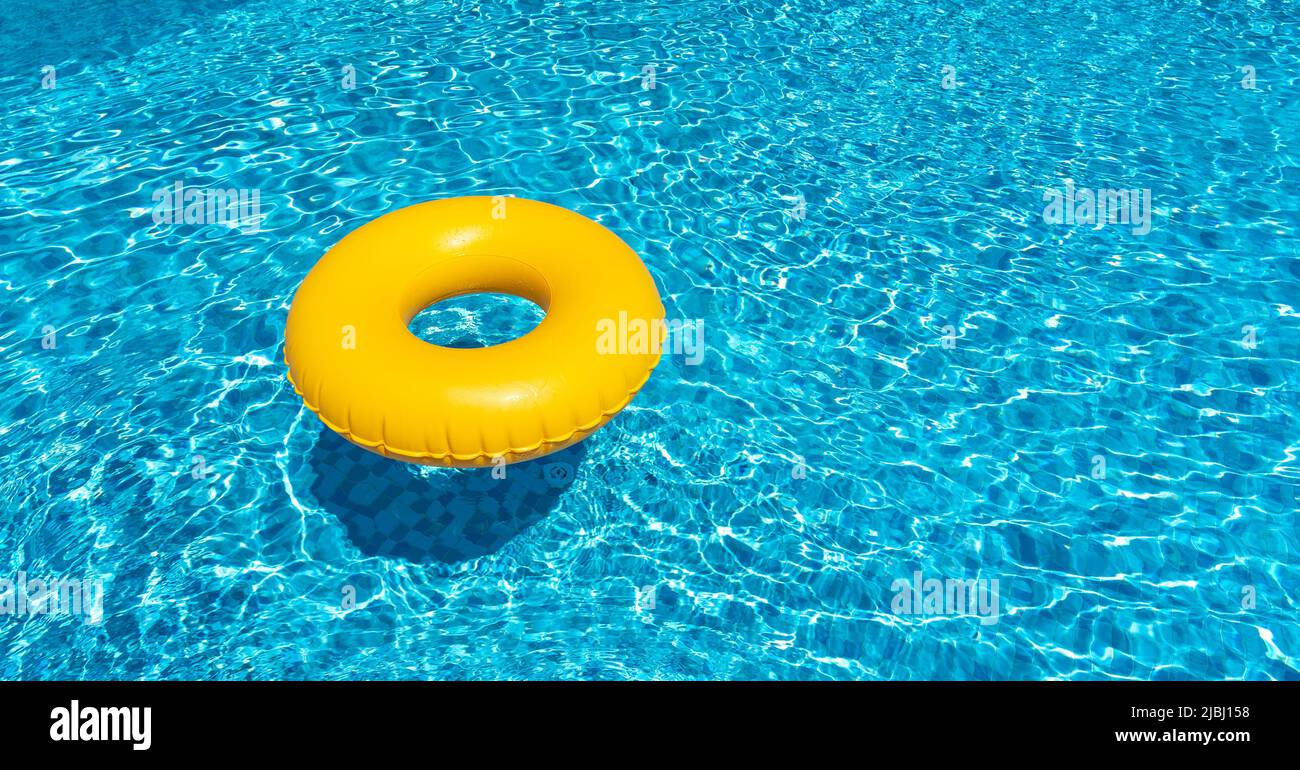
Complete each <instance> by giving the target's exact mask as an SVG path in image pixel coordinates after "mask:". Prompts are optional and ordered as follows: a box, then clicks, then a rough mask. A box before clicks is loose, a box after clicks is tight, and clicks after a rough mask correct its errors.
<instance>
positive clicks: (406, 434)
mask: <svg viewBox="0 0 1300 770" xmlns="http://www.w3.org/2000/svg"><path fill="white" fill-rule="evenodd" d="M482 292H500V293H505V294H513V295H516V296H519V297H523V298H525V299H528V300H531V301H533V302H535V303H537V305H538V306H540V307H541V308H542V309H543V310H544V311H545V312H546V316H545V318H543V319H542V322H541V323H540V324H538V325H537V327H536V328H534V329H533V330H532V331H530V332H528V333H527V334H525V335H524V336H522V337H519V338H518V339H514V340H511V341H509V342H506V343H503V344H501V345H493V346H491V347H484V348H470V349H458V348H446V347H441V346H439V345H434V344H431V343H428V342H425V341H424V340H421V339H420V338H418V337H416V336H415V335H414V334H412V333H411V331H410V330H409V328H408V325H409V324H410V322H411V319H412V318H414V317H415V315H416V314H417V313H419V312H420V311H421V310H422V309H424V308H426V307H428V306H430V305H433V304H435V303H437V302H440V301H442V300H444V299H448V298H451V297H456V296H460V295H462V294H476V293H482ZM663 318H664V308H663V304H662V303H661V302H660V300H659V292H658V291H657V290H656V289H655V284H654V279H652V278H651V277H650V273H649V272H648V271H647V270H646V268H645V265H643V264H642V263H641V260H640V258H639V257H637V255H636V253H635V252H633V251H632V249H630V248H629V247H628V246H627V244H625V243H623V241H621V240H619V238H618V236H616V235H614V234H613V233H612V232H610V231H609V230H607V229H605V228H604V227H602V226H601V225H599V224H597V223H595V222H593V221H591V220H590V219H587V218H586V217H583V216H581V215H579V214H575V213H574V212H572V211H569V210H567V209H563V208H560V207H558V206H552V205H549V204H546V203H539V202H537V201H530V200H524V199H521V198H488V197H472V198H451V199H447V200H440V201H432V202H429V203H421V204H417V205H415V206H410V207H408V208H404V209H401V210H398V211H394V212H392V213H390V214H386V215H384V216H382V217H380V218H378V219H376V220H374V221H372V222H368V223H366V224H365V225H362V226H361V227H359V228H358V229H356V230H354V231H353V232H351V233H349V234H348V235H347V236H346V237H344V238H343V240H341V241H340V242H339V243H338V244H337V245H336V246H334V248H332V249H330V250H329V252H328V253H326V254H325V256H324V257H322V258H321V260H320V261H319V262H318V263H316V266H315V267H313V268H312V269H311V272H309V273H308V274H307V277H306V279H304V280H303V282H302V286H300V287H299V288H298V292H297V294H295V295H294V298H293V304H292V305H291V306H290V309H289V320H288V322H287V324H286V327H285V333H284V359H285V363H286V364H287V365H288V368H289V381H290V383H292V384H293V387H294V391H295V392H296V393H298V395H299V396H301V397H302V399H303V401H304V402H305V403H306V405H307V407H308V408H309V409H311V410H312V411H313V412H315V413H316V414H317V415H318V416H319V417H320V419H321V421H322V422H324V423H325V425H327V426H328V427H329V428H330V429H331V430H334V431H335V432H337V433H339V434H340V435H342V436H343V437H344V438H346V439H348V440H349V441H351V442H352V443H354V444H357V445H359V446H362V447H365V448H366V449H369V450H371V451H373V452H377V453H379V454H381V455H383V456H385V457H391V458H393V459H396V460H403V461H406V462H412V463H420V464H424V465H450V466H481V465H490V464H496V463H500V462H507V463H510V462H517V461H520V460H528V459H532V458H534V457H540V456H542V455H545V454H549V453H551V452H554V451H556V450H558V449H562V448H564V447H566V446H569V445H571V444H574V443H576V442H578V441H581V440H582V439H584V438H586V437H587V436H589V435H591V434H592V433H593V432H595V431H596V430H597V429H599V428H600V427H601V426H603V425H604V424H605V423H607V422H609V420H610V419H611V418H613V416H614V415H615V414H617V413H618V412H619V410H621V409H622V408H623V407H625V406H627V404H628V402H630V401H631V400H632V397H633V396H634V395H636V393H637V391H638V390H640V389H641V386H642V385H644V384H645V382H646V380H647V379H649V377H650V372H651V370H652V369H654V367H655V365H656V364H657V363H658V362H659V352H660V349H661V347H662V343H663V340H664V324H663ZM629 328H631V329H633V330H641V338H640V339H639V340H638V339H633V340H631V344H620V345H618V346H617V348H614V349H611V347H610V346H609V345H608V344H605V345H603V346H602V345H601V344H599V343H600V336H601V334H602V333H603V334H609V333H610V332H611V330H612V329H617V330H621V331H623V332H626V331H627V330H628V329H629ZM647 330H648V336H647V334H646V331H647ZM625 342H626V340H625Z"/></svg>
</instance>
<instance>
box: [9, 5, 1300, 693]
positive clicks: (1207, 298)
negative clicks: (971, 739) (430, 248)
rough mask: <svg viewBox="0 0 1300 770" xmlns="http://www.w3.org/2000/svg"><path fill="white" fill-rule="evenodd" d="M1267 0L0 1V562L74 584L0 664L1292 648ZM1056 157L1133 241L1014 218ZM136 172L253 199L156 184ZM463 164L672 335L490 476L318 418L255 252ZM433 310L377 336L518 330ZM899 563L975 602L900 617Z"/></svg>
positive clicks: (1149, 658)
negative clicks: (695, 341)
mask: <svg viewBox="0 0 1300 770" xmlns="http://www.w3.org/2000/svg"><path fill="white" fill-rule="evenodd" d="M1298 24H1300V11H1298V10H1297V8H1296V7H1295V6H1294V5H1291V4H1286V3H1271V2H1239V1H1238V0H1223V1H1222V2H1201V3H1196V2H1187V1H1186V0H1165V1H1159V0H1158V1H1156V2H1147V3H1115V2H1092V1H1082V2H1063V1H1062V0H1050V1H1049V2H1043V0H1002V1H1000V2H987V1H985V0H975V1H972V2H965V3H948V2H903V1H902V0H892V1H890V2H857V3H851V2H840V1H839V0H789V1H788V2H773V1H772V0H752V1H750V2H724V1H722V0H703V1H696V2H676V3H643V2H621V1H619V2H614V1H612V0H610V1H606V0H595V1H593V2H522V1H521V0H501V1H500V2H472V1H470V0H461V1H460V2H427V1H424V0H420V1H418V2H379V1H378V0H351V1H349V2H345V3H339V2H325V0H287V1H286V2H279V1H277V2H271V1H270V0H248V1H247V2H220V1H219V0H207V1H206V2H186V3H182V2H162V1H161V0H149V1H148V2H144V3H134V4H129V5H128V4H120V3H113V2H107V1H106V0H100V1H99V2H88V3H75V4H74V3H71V2H66V1H65V0H58V1H57V2H54V3H41V4H34V3H33V4H21V3H17V2H15V1H14V0H8V2H5V3H4V11H3V13H2V14H0V49H3V50H4V51H5V52H6V55H5V56H4V57H2V59H0V99H2V100H3V103H4V104H5V111H4V116H3V123H0V269H2V270H3V273H2V274H0V297H2V301H0V394H3V399H2V400H0V446H2V447H3V453H2V454H0V500H3V503H0V506H2V507H0V511H2V512H3V516H0V579H4V580H10V581H16V580H17V579H18V576H19V575H20V573H21V574H23V575H25V576H26V578H27V579H29V580H30V579H31V578H33V577H40V578H60V579H89V578H92V577H93V578H97V579H102V581H103V586H104V599H103V616H102V619H101V620H100V622H98V623H96V622H85V621H86V618H81V617H77V616H75V615H71V614H66V613H65V614H59V613H51V612H46V613H36V612H31V611H28V612H26V613H20V612H9V613H6V614H0V653H2V654H0V676H3V677H4V678H28V679H44V678H83V677H84V678H198V679H209V678H216V679H242V678H283V677H288V678H299V677H310V678H331V679H332V678H429V677H436V678H608V679H621V678H667V679H676V678H746V679H768V678H776V679H820V678H844V679H848V678H864V679H867V678H869V679H875V678H879V679H925V678H944V679H951V678H955V679H1040V678H1078V679H1101V678H1113V679H1164V678H1216V679H1217V678H1248V679H1270V678H1273V679H1283V678H1292V679H1294V678H1300V624H1298V622H1297V620H1298V615H1297V601H1298V600H1297V595H1296V592H1297V586H1298V585H1300V570H1298V569H1297V552H1298V551H1300V534H1298V533H1300V527H1298V525H1300V517H1298V514H1297V507H1298V506H1297V497H1298V496H1297V486H1298V485H1300V400H1298V399H1297V391H1298V390H1300V373H1298V370H1297V362H1298V361H1300V290H1297V287H1298V286H1300V247H1298V246H1297V238H1296V236H1297V231H1298V230H1300V154H1298V153H1300V27H1298V26H1297V25H1298ZM47 65H48V66H49V67H52V68H53V69H52V70H48V69H43V68H45V67H46V66H47ZM349 73H351V75H349ZM51 76H52V78H53V79H52V80H50V77H51ZM350 76H351V77H354V78H355V84H354V85H353V84H352V83H350V82H345V81H346V79H347V78H349V77H350ZM46 85H49V86H53V87H43V86H46ZM345 86H353V87H345ZM1067 181H1068V183H1069V184H1071V185H1073V186H1077V187H1079V188H1088V189H1103V188H1123V189H1133V190H1138V191H1144V190H1145V191H1149V194H1150V199H1149V200H1150V217H1149V226H1150V229H1149V232H1139V231H1141V230H1142V229H1143V228H1141V227H1134V226H1130V225H1127V224H1119V223H1114V224H1108V223H1104V222H1103V223H1102V226H1093V225H1090V224H1079V223H1077V222H1075V223H1069V222H1061V221H1053V220H1052V219H1051V217H1050V216H1045V214H1044V207H1045V205H1046V204H1045V202H1044V201H1045V194H1046V195H1049V196H1050V191H1052V190H1064V189H1065V186H1066V184H1067ZM177 182H181V183H183V184H184V185H188V186H192V187H196V188H204V189H210V188H222V189H226V188H235V189H243V190H255V191H257V193H258V196H259V198H258V200H259V203H260V213H261V215H262V220H261V222H260V226H258V227H256V228H231V227H228V226H226V225H224V224H213V223H208V224H203V223H199V224H184V223H179V224H167V223H165V222H163V223H158V222H155V218H154V216H153V214H154V198H153V196H154V195H155V194H156V192H157V191H159V190H162V189H164V188H168V187H169V186H171V185H174V184H176V183H177ZM467 194H476V195H517V196H523V197H529V198H535V199H540V200H544V201H548V202H551V203H555V204H558V205H561V206H565V207H568V208H570V209H573V210H575V211H577V212H580V213H582V214H584V215H586V216H588V217H591V218H593V219H596V220H597V221H599V222H601V223H602V224H604V225H605V226H607V227H609V228H611V229H612V230H614V231H615V232H616V233H618V234H619V235H620V236H621V237H622V238H623V239H624V240H625V241H626V242H627V243H628V244H629V245H630V246H631V247H632V248H633V249H635V250H636V251H637V253H639V254H640V255H641V256H642V258H643V259H644V261H645V262H646V264H647V266H648V268H649V270H650V272H651V273H652V274H653V276H654V278H655V281H656V283H657V284H658V286H659V288H660V292H661V294H662V295H663V299H664V302H665V305H666V306H667V308H668V314H669V317H670V318H675V319H686V320H694V321H698V322H700V323H702V324H703V328H704V330H705V332H704V342H705V346H706V347H705V355H704V357H703V359H702V360H701V361H699V362H697V363H692V362H691V361H690V360H689V357H688V356H685V355H670V356H666V357H665V358H664V360H663V362H662V363H661V364H660V366H659V368H658V369H657V370H656V372H655V374H654V376H653V377H652V378H651V380H650V382H649V383H648V385H647V386H646V388H645V389H644V390H643V391H642V392H641V394H640V395H639V396H638V397H637V399H636V401H635V402H634V403H633V404H632V406H631V407H630V408H628V409H627V410H626V411H625V412H624V413H622V414H621V415H620V416H619V417H618V418H617V419H615V420H614V421H613V422H612V423H611V424H610V425H609V426H608V427H606V428H605V429H604V430H602V431H600V432H599V433H597V434H596V435H595V436H593V437H592V438H590V439H589V440H587V441H585V442H584V443H582V444H580V445H578V446H576V447H573V448H571V449H569V450H565V451H564V452H561V453H558V454H556V455H553V456H551V457H548V458H545V459H543V460H539V461H536V462H533V463H526V464H522V465H518V466H511V467H510V468H509V472H508V474H507V477H506V479H497V478H493V477H492V476H491V475H490V473H488V472H486V471H451V470H429V469H425V470H421V469H416V468H411V467H407V466H404V465H400V464H397V463H393V462H389V461H386V460H383V459H382V458H379V457H377V456H374V455H370V454H367V453H365V452H362V451H360V450H357V449H355V448H354V447H352V446H351V445H349V444H347V443H346V442H344V441H342V440H341V439H339V438H338V437H336V436H334V435H333V434H331V433H329V432H328V431H326V430H324V429H323V428H322V426H321V425H320V423H319V422H318V421H317V420H316V418H315V417H314V416H313V415H312V414H311V413H310V412H308V411H307V410H306V409H305V408H304V407H303V406H302V404H301V402H300V400H299V399H298V398H297V397H295V395H294V393H293V390H292V388H291V387H290V386H289V384H288V383H287V381H286V379H285V368H284V366H283V364H282V349H281V348H282V332H283V328H284V322H285V317H286V313H287V311H288V306H289V302H290V300H291V298H292V296H293V292H294V290H295V289H296V287H297V285H298V283H299V282H300V281H301V280H302V279H303V277H304V276H305V274H306V272H307V271H308V269H309V268H310V267H311V266H312V264H313V263H314V262H315V260H317V259H318V258H319V257H320V256H321V254H323V253H324V251H325V250H326V249H328V248H329V247H330V246H332V245H333V244H335V243H336V242H338V240H339V239H340V238H341V237H342V236H343V235H345V234H346V233H348V232H349V231H350V230H352V229H354V228H356V227H358V226H360V225H361V224H363V223H365V222H367V221H369V220H371V219H373V218H374V217H377V216H379V215H381V214H384V213H386V212H389V211H392V210H394V209H396V208H399V207H401V206H405V205H408V204H412V203H416V202H419V201H424V200H428V199H433V198H441V197H448V196H455V195H467ZM1136 199H1137V200H1141V199H1142V194H1140V193H1139V194H1138V195H1137V196H1136ZM477 302H479V303H480V304H477V305H476V304H474V301H471V302H468V303H461V304H459V305H457V306H455V307H450V308H441V307H440V308H435V309H432V310H430V311H427V312H426V313H424V314H422V315H421V316H420V317H419V318H418V319H417V320H416V322H415V324H414V325H413V329H414V330H415V331H417V333H420V334H422V335H427V336H426V338H433V337H437V338H438V339H440V340H443V341H445V342H448V343H451V342H456V341H460V342H466V343H467V344H472V343H473V342H474V340H476V339H481V338H483V337H491V336H492V335H494V334H495V335H500V334H503V333H505V334H507V335H508V334H509V330H510V328H512V326H511V325H512V324H522V327H523V328H525V329H526V328H527V327H528V325H529V324H530V323H535V322H536V320H537V319H536V318H535V317H531V318H530V317H527V316H528V309H527V308H526V307H524V308H520V307H519V305H518V304H517V303H509V302H506V301H504V300H502V299H501V298H488V299H485V300H479V301H477ZM521 313H522V314H523V315H522V316H519V315H518V314H521ZM512 314H514V315H512ZM415 327H419V328H415ZM453 338H454V339H453ZM917 573H920V578H921V580H922V581H925V580H930V579H937V580H954V581H957V580H979V581H984V582H983V583H981V584H980V585H983V586H985V587H987V586H991V585H993V583H992V581H995V580H996V581H997V583H996V586H997V590H998V604H997V611H996V613H994V612H991V611H979V610H978V608H975V609H972V608H971V607H967V608H966V610H965V611H962V610H960V609H959V608H956V607H955V605H951V604H942V605H938V610H937V611H936V612H932V613H930V614H925V613H924V612H922V613H916V612H908V611H907V610H906V608H905V607H902V608H900V604H899V597H900V596H901V595H904V594H905V592H906V589H904V588H900V587H899V586H900V585H908V584H911V581H913V579H914V578H915V577H916V576H917ZM896 581H902V582H901V583H899V582H896ZM16 585H17V584H16V583H15V586H16ZM923 585H924V583H923ZM13 590H14V592H16V591H17V590H18V589H17V587H15V588H14V589H13ZM986 609H991V608H986Z"/></svg>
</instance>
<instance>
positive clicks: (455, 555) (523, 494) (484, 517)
mask: <svg viewBox="0 0 1300 770" xmlns="http://www.w3.org/2000/svg"><path fill="white" fill-rule="evenodd" d="M585 455H586V450H584V449H583V448H582V444H577V445H575V446H571V447H568V448H567V449H562V450H560V451H559V452H555V453H554V454H550V455H547V456H546V457H543V458H540V459H537V460H532V461H530V462H525V463H518V464H515V465H509V466H506V475H505V478H503V479H502V478H493V476H492V469H491V468H428V469H423V470H421V469H419V468H418V467H417V466H410V465H407V464H406V463H402V462H398V461H396V460H389V459H387V458H384V457H380V456H379V455H377V454H374V453H373V452H367V451H366V450H364V449H362V448H360V447H358V446H354V445H353V444H351V443H349V442H348V441H347V440H346V439H344V438H343V437H342V436H340V435H338V434H337V433H335V432H334V431H332V430H329V429H328V428H322V429H321V433H320V437H319V440H318V441H317V442H316V446H315V448H314V449H313V450H312V453H311V460H310V462H311V467H312V470H313V471H314V472H315V479H314V480H313V482H312V485H311V491H312V494H313V495H314V497H315V499H316V500H317V501H318V502H319V503H320V504H321V505H322V506H323V507H324V508H325V509H326V510H327V511H329V512H331V513H333V514H334V515H335V516H337V517H338V518H339V521H340V522H342V523H343V526H344V527H346V528H347V531H348V537H349V539H351V540H352V542H353V544H355V545H356V546H357V548H359V549H360V550H361V552H362V553H364V554H366V555H367V556H383V557H388V558H396V559H405V560H407V561H410V562H415V563H420V564H427V563H435V562H440V563H443V564H455V563H458V562H462V561H466V560H468V559H474V558H477V557H479V556H485V555H487V554H491V553H495V552H496V551H498V550H500V549H501V547H502V546H504V545H505V544H506V543H508V542H510V540H511V539H513V538H514V537H515V536H516V535H518V534H519V533H520V532H523V531H524V530H525V529H527V528H528V527H530V526H532V525H533V524H535V523H536V522H538V521H540V520H541V519H543V518H544V517H545V516H546V514H548V513H550V511H551V510H552V509H554V507H555V505H556V502H557V501H558V499H559V497H560V495H561V494H562V493H563V492H564V490H566V489H568V487H569V486H570V485H571V484H572V483H573V479H574V477H575V475H576V473H577V469H578V468H579V467H580V466H581V464H582V460H583V457H584V456H585ZM498 475H499V472H498Z"/></svg>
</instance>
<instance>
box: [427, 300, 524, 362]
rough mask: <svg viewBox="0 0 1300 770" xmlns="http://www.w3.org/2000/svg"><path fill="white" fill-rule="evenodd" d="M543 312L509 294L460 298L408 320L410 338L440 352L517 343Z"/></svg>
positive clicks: (446, 301)
mask: <svg viewBox="0 0 1300 770" xmlns="http://www.w3.org/2000/svg"><path fill="white" fill-rule="evenodd" d="M545 317H546V311H544V310H542V309H541V308H540V307H538V306H537V305H536V304H534V303H533V302H531V301H529V300H526V299H524V298H523V297H516V296H514V295H513V294H487V293H484V294H462V295H461V296H459V297H452V298H451V299H444V300H443V301H442V302H436V303H434V304H432V305H430V306H428V307H426V308H425V309H424V310H421V311H420V312H419V313H418V314H416V316H415V318H412V319H411V323H410V326H409V328H410V330H411V334H414V335H415V336H417V337H419V338H420V339H422V340H424V341H425V342H431V343H433V344H434V345H441V346H443V347H444V348H486V347H491V346H492V345H500V344H502V343H506V342H509V341H510V340H514V339H519V338H520V337H522V336H524V335H525V334H527V333H528V332H530V331H532V330H533V329H534V328H535V327H536V326H537V324H539V323H541V322H542V319H543V318H545Z"/></svg>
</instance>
